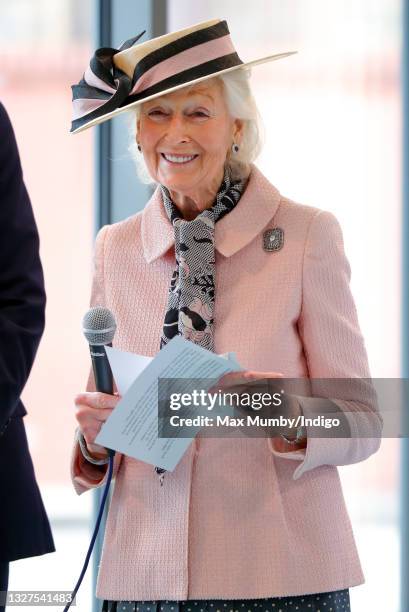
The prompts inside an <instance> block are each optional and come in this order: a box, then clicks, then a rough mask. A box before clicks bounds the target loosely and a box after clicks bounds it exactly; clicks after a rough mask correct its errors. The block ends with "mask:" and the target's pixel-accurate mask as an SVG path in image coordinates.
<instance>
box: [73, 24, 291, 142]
mask: <svg viewBox="0 0 409 612" xmlns="http://www.w3.org/2000/svg"><path fill="white" fill-rule="evenodd" d="M143 33H144V32H142V33H141V34H139V35H138V36H136V37H134V38H132V39H129V40H127V41H125V42H124V43H123V44H122V45H121V47H120V48H119V49H112V48H102V49H98V50H97V51H96V52H95V54H94V56H93V57H92V59H91V62H90V65H89V67H88V68H87V70H86V72H85V73H84V75H83V78H82V79H81V81H80V82H79V83H78V84H77V85H73V86H72V91H73V119H72V124H71V133H72V134H77V133H79V132H82V131H84V130H86V129H88V128H89V127H92V126H94V125H97V124H100V123H103V122H105V121H107V120H109V119H111V118H113V117H116V116H117V115H119V114H121V113H124V112H127V111H129V110H132V109H133V108H134V107H136V106H137V105H139V104H142V103H143V102H147V101H148V100H152V99H154V98H157V97H160V96H163V95H166V94H169V93H171V92H173V91H177V90H178V89H182V88H183V87H187V86H190V85H194V84H195V83H199V82H201V81H205V80H207V79H211V78H213V77H216V76H218V75H221V74H225V73H227V72H231V71H233V70H239V69H245V68H251V67H252V66H256V65H258V64H262V63H265V62H269V61H275V60H278V59H282V58H284V57H288V56H290V55H293V54H295V53H297V51H288V52H285V53H276V54H273V55H267V56H264V57H261V58H258V59H255V60H251V61H248V62H242V60H241V59H240V57H239V56H238V55H237V53H236V51H235V49H234V46H233V43H232V41H231V38H230V34H229V30H228V26H227V22H226V21H221V20H219V19H216V20H212V21H208V22H203V23H200V24H196V25H195V26H191V27H190V28H185V29H184V30H180V31H178V32H173V33H170V34H165V35H163V36H160V37H157V38H155V39H151V40H148V41H146V42H144V43H140V44H138V45H136V44H135V43H136V42H137V41H138V40H139V38H140V37H141V36H142V35H143Z"/></svg>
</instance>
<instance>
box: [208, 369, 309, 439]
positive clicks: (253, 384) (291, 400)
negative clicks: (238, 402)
mask: <svg viewBox="0 0 409 612" xmlns="http://www.w3.org/2000/svg"><path fill="white" fill-rule="evenodd" d="M283 377H284V375H283V374H282V372H257V371H254V370H244V371H241V372H229V373H227V374H224V376H222V377H221V378H220V379H219V380H218V381H217V383H216V384H214V385H213V386H212V387H211V388H210V389H209V390H208V393H217V392H218V391H220V392H222V393H237V394H238V395H240V394H244V393H246V394H248V395H249V396H251V394H252V392H256V393H270V395H272V394H273V393H274V392H275V393H279V392H280V390H281V386H280V384H279V379H280V378H283ZM265 379H277V384H272V383H268V388H267V385H266V388H265V389H263V385H262V384H261V383H260V382H258V381H261V380H265ZM275 387H276V388H275ZM281 397H282V399H283V404H282V405H281V406H279V407H278V408H277V412H278V414H282V415H283V416H285V417H286V418H291V419H296V418H297V417H298V416H300V415H301V414H302V409H301V405H300V402H299V401H298V399H297V398H296V397H295V396H293V395H291V394H289V393H284V394H281ZM236 408H237V409H238V410H240V411H245V413H246V414H249V412H251V413H252V414H257V410H252V409H251V408H247V407H246V406H236ZM269 408H270V409H269V416H271V417H272V416H274V415H273V414H272V413H271V408H274V407H269ZM264 430H265V431H267V433H269V434H270V435H272V436H273V437H274V434H273V430H271V428H269V427H265V428H264ZM274 433H276V430H274ZM295 433H296V430H295V429H294V428H291V427H282V428H280V434H286V435H293V434H294V435H295ZM279 439H280V441H282V442H284V445H285V444H286V443H285V441H284V440H282V438H279ZM287 446H288V445H287ZM280 448H281V445H280ZM283 448H286V447H285V446H283ZM286 450H287V449H286Z"/></svg>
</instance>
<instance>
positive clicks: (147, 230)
mask: <svg viewBox="0 0 409 612" xmlns="http://www.w3.org/2000/svg"><path fill="white" fill-rule="evenodd" d="M280 197H281V196H280V193H279V191H278V190H277V189H276V188H275V187H274V186H273V185H272V184H271V183H270V182H269V181H268V180H267V178H266V177H265V176H264V175H263V174H262V173H261V172H260V170H259V169H258V168H257V167H256V166H255V165H254V164H252V165H251V173H250V176H249V182H248V184H247V187H246V189H245V191H244V193H243V195H242V196H241V198H240V200H239V201H238V203H237V205H236V206H235V207H234V208H233V210H232V211H230V212H229V213H228V214H227V215H225V216H224V217H223V218H222V219H220V221H218V222H217V223H216V224H215V230H214V232H215V233H214V240H215V248H216V250H217V251H218V252H219V253H221V254H222V255H224V256H225V257H230V255H234V253H236V252H237V251H239V250H240V249H242V248H243V247H245V246H246V245H247V244H248V243H249V242H250V241H251V240H253V238H255V237H256V236H257V235H258V234H259V233H260V232H261V231H262V229H263V228H264V227H265V226H266V225H267V224H268V223H269V221H270V220H271V219H272V217H273V216H274V215H275V213H276V211H277V208H278V206H279V203H280ZM141 235H142V246H143V252H144V257H145V259H146V261H147V262H148V263H151V262H152V261H154V260H155V259H157V258H158V257H160V256H161V255H164V254H165V253H166V251H167V250H168V249H169V248H170V247H171V246H172V245H174V244H175V236H174V230H173V226H172V223H171V222H170V220H169V218H168V216H167V214H166V210H165V208H164V206H163V202H162V196H161V192H160V187H159V186H158V187H157V188H156V190H155V192H154V193H153V195H152V197H151V199H150V200H149V201H148V203H147V204H146V206H145V208H144V209H143V211H142V225H141Z"/></svg>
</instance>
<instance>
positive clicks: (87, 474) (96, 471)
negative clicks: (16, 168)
mask: <svg viewBox="0 0 409 612" xmlns="http://www.w3.org/2000/svg"><path fill="white" fill-rule="evenodd" d="M108 228H109V226H107V225H106V226H104V227H103V228H102V229H100V231H99V232H98V234H97V237H96V240H95V250H94V274H93V279H92V289H91V300H90V307H92V306H105V294H104V270H103V266H104V240H105V235H106V232H107V231H108ZM86 390H87V391H96V389H95V381H94V375H93V372H92V368H91V369H90V371H89V375H88V383H87V386H86ZM121 460H122V454H121V453H115V457H114V468H113V475H112V480H113V479H114V478H115V476H116V474H117V472H118V469H119V466H120V463H121ZM70 469H71V480H72V483H73V485H74V489H75V491H76V493H77V494H78V495H81V493H84V492H85V491H87V490H88V489H93V488H97V487H102V486H103V485H105V483H106V480H107V476H108V464H106V465H94V464H93V463H90V462H89V461H87V460H86V459H85V458H84V456H83V454H82V452H81V449H80V445H79V443H78V442H77V440H76V436H75V439H74V444H73V448H72V452H71V462H70Z"/></svg>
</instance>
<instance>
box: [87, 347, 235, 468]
mask: <svg viewBox="0 0 409 612" xmlns="http://www.w3.org/2000/svg"><path fill="white" fill-rule="evenodd" d="M107 355H108V359H109V362H110V365H111V369H112V372H113V375H114V379H115V382H116V385H117V387H118V391H119V393H120V394H121V395H122V399H121V400H120V402H118V404H117V406H116V408H115V410H114V411H113V412H112V414H111V416H110V417H109V418H108V419H107V421H106V422H105V424H104V425H103V426H102V428H101V431H100V433H99V434H98V436H97V437H96V439H95V441H96V443H97V444H101V445H102V446H105V447H106V448H112V449H114V450H116V451H118V452H120V453H124V454H126V455H129V456H130V457H134V458H135V459H140V460H141V461H144V462H146V463H150V464H152V465H155V466H158V467H162V468H164V469H166V470H169V471H173V470H174V468H175V467H176V465H177V464H178V462H179V461H180V459H181V458H182V456H183V454H184V453H185V451H186V449H187V448H188V447H189V445H190V444H191V443H192V441H193V439H192V438H178V437H173V438H159V437H158V378H176V379H178V378H179V379H180V378H183V379H201V380H203V379H207V378H208V379H209V385H208V386H207V389H208V388H210V386H211V385H212V384H213V383H214V381H215V380H217V379H219V378H220V377H221V376H223V374H226V373H227V372H235V371H238V370H242V369H243V368H242V367H241V366H240V364H239V363H238V361H237V359H236V356H235V354H234V353H225V354H224V355H217V354H215V353H212V352H211V351H208V350H206V349H204V348H202V347H201V346H198V345H197V344H194V343H193V342H190V341H188V340H185V339H183V338H182V337H180V336H175V337H174V338H172V340H171V341H170V342H169V343H168V344H167V345H166V346H165V347H164V348H163V349H161V350H160V351H158V353H157V355H156V356H155V357H146V356H143V355H135V354H132V353H126V352H124V351H119V350H118V349H115V348H110V347H107ZM203 388H205V389H206V387H205V386H204V385H203Z"/></svg>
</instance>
